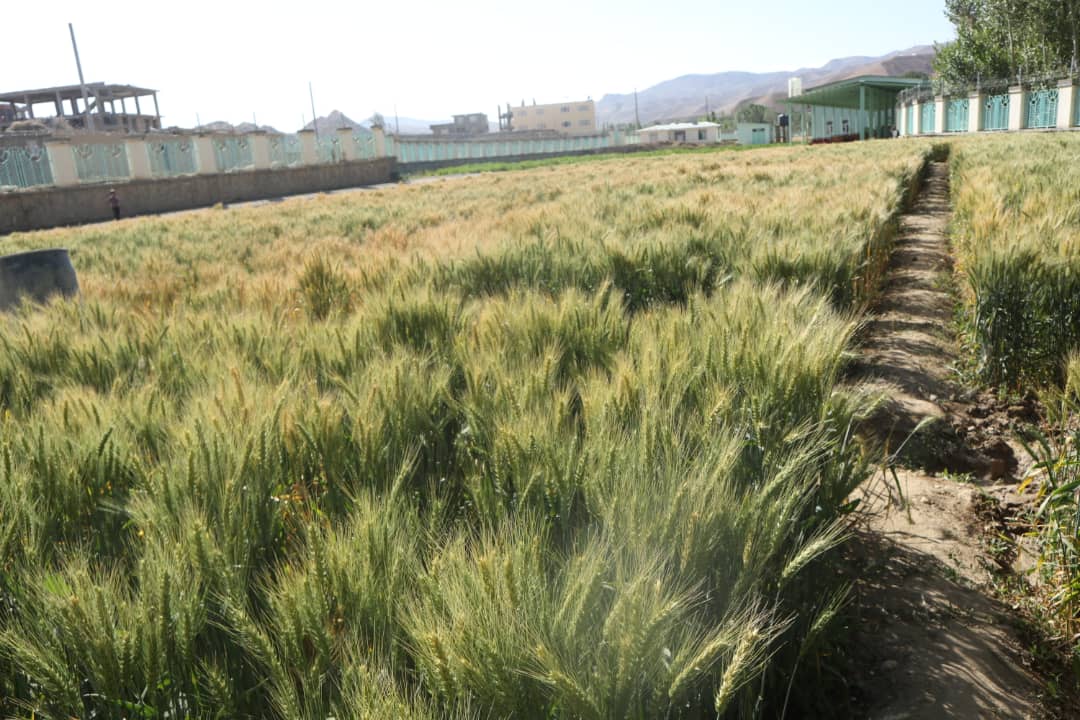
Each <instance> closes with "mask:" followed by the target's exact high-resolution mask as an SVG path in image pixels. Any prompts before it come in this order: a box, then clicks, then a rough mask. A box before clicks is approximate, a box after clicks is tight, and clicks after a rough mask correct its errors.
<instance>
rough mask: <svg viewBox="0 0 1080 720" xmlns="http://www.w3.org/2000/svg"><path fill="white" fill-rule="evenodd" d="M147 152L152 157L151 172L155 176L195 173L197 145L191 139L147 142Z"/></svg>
mask: <svg viewBox="0 0 1080 720" xmlns="http://www.w3.org/2000/svg"><path fill="white" fill-rule="evenodd" d="M146 154H147V155H148V156H149V158H150V174H151V175H153V176H154V177H175V176H177V175H194V174H195V173H196V172H197V171H198V170H197V165H198V163H196V162H195V146H194V144H193V143H192V142H191V141H190V140H172V141H167V142H147V143H146Z"/></svg>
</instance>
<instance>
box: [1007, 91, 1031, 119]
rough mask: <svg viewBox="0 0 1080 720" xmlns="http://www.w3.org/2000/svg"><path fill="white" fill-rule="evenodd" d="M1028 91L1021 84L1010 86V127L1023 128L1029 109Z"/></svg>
mask: <svg viewBox="0 0 1080 720" xmlns="http://www.w3.org/2000/svg"><path fill="white" fill-rule="evenodd" d="M1026 106H1027V93H1026V92H1024V88H1023V87H1022V86H1020V85H1014V86H1013V87H1011V88H1009V129H1010V130H1023V129H1024V115H1025V112H1024V111H1025V110H1026V109H1027V107H1026Z"/></svg>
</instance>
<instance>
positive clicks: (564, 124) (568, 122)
mask: <svg viewBox="0 0 1080 720" xmlns="http://www.w3.org/2000/svg"><path fill="white" fill-rule="evenodd" d="M573 124H574V123H572V122H570V121H569V120H563V123H562V126H563V127H564V128H568V127H570V126H572V125H573Z"/></svg>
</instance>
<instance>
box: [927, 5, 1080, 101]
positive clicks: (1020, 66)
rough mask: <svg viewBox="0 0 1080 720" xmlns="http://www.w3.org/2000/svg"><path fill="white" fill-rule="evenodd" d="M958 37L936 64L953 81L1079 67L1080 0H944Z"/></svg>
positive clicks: (946, 13)
mask: <svg viewBox="0 0 1080 720" xmlns="http://www.w3.org/2000/svg"><path fill="white" fill-rule="evenodd" d="M945 15H946V16H947V17H948V18H949V20H950V21H951V22H952V24H953V26H954V27H955V28H956V40H954V41H953V42H951V43H948V44H946V45H944V46H940V47H939V48H938V56H937V60H936V61H935V70H936V71H937V73H938V74H939V75H940V76H941V77H943V78H944V79H946V80H948V81H952V82H962V83H963V82H970V81H972V80H974V79H975V78H976V77H982V78H1013V77H1016V76H1017V75H1021V74H1022V75H1027V76H1033V75H1043V74H1050V73H1055V72H1061V71H1062V70H1064V69H1066V68H1070V67H1075V66H1076V63H1077V56H1078V44H1080V43H1078V37H1080V0H946V1H945Z"/></svg>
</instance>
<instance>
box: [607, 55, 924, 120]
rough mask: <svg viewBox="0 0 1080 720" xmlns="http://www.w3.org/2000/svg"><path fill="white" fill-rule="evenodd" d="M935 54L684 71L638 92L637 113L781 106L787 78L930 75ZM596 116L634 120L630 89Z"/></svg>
mask: <svg viewBox="0 0 1080 720" xmlns="http://www.w3.org/2000/svg"><path fill="white" fill-rule="evenodd" d="M934 56H935V50H934V48H933V47H932V46H929V45H918V46H915V47H911V48H908V49H907V50H899V51H897V52H892V53H889V54H888V55H882V56H880V57H865V56H855V57H846V58H839V59H837V60H832V61H830V62H828V63H826V64H825V65H824V66H822V67H819V68H800V69H798V70H791V71H785V72H770V73H750V72H720V73H713V74H710V75H683V76H682V77H677V78H674V79H673V80H665V81H664V82H662V83H659V84H657V85H653V86H652V87H650V88H647V89H645V90H641V91H639V92H638V93H637V106H638V110H637V112H638V116H639V117H640V120H641V122H642V124H649V123H653V122H657V121H663V120H682V119H692V118H699V117H702V116H704V115H705V114H706V113H707V112H708V111H713V112H716V113H719V114H724V115H728V114H731V113H732V112H733V111H734V110H735V109H736V108H737V107H738V106H740V105H743V104H746V103H757V104H759V105H765V106H766V107H770V108H772V109H775V110H780V109H782V107H783V105H784V103H785V102H786V100H787V95H788V80H789V79H790V78H793V77H798V78H801V79H802V83H803V88H804V89H809V88H812V87H815V86H817V85H824V84H826V83H831V82H836V81H838V80H845V79H847V78H850V77H855V76H858V75H889V76H899V75H909V74H929V72H930V70H931V66H932V64H933V61H934ZM596 119H597V122H598V123H599V124H600V126H601V127H603V126H604V125H608V124H622V123H632V122H634V121H635V118H634V95H633V93H630V94H624V95H619V94H612V95H604V96H603V97H602V98H600V101H599V102H598V103H597V104H596Z"/></svg>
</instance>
